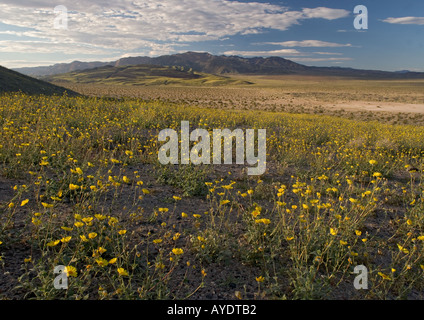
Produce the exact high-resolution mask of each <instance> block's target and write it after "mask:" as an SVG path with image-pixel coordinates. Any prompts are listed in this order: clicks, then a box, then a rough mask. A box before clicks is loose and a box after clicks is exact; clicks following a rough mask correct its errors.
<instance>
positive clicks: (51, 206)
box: [41, 202, 53, 208]
mask: <svg viewBox="0 0 424 320" xmlns="http://www.w3.org/2000/svg"><path fill="white" fill-rule="evenodd" d="M41 205H42V206H43V207H44V208H53V205H52V204H49V203H46V202H41Z"/></svg>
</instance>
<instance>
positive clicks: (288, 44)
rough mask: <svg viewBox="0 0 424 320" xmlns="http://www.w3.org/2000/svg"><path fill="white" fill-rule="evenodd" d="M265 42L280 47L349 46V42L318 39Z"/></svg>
mask: <svg viewBox="0 0 424 320" xmlns="http://www.w3.org/2000/svg"><path fill="white" fill-rule="evenodd" d="M266 44H273V45H280V46H282V47H317V48H318V47H319V48H324V47H328V48H336V47H351V46H352V45H351V44H350V43H346V44H343V43H334V42H327V41H320V40H301V41H284V42H266Z"/></svg>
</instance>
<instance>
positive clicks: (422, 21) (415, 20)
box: [382, 17, 424, 25]
mask: <svg viewBox="0 0 424 320" xmlns="http://www.w3.org/2000/svg"><path fill="white" fill-rule="evenodd" d="M382 21H383V22H387V23H394V24H417V25H424V17H400V18H392V17H390V18H387V19H384V20H382Z"/></svg>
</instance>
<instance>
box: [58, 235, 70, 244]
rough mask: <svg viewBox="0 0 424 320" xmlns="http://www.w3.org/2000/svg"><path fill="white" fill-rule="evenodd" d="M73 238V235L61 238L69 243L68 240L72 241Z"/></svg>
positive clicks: (63, 241)
mask: <svg viewBox="0 0 424 320" xmlns="http://www.w3.org/2000/svg"><path fill="white" fill-rule="evenodd" d="M71 239H72V236H69V237H64V238H62V239H60V241H61V242H62V243H67V242H69V241H71Z"/></svg>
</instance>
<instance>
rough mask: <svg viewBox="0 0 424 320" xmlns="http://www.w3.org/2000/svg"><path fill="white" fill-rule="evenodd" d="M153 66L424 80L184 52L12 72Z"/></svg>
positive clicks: (280, 60) (279, 60)
mask: <svg viewBox="0 0 424 320" xmlns="http://www.w3.org/2000/svg"><path fill="white" fill-rule="evenodd" d="M140 64H143V65H157V66H181V67H184V68H189V69H193V70H194V71H196V72H203V73H209V74H215V75H225V74H257V75H259V74H261V75H283V74H299V75H320V76H327V75H328V76H342V77H353V78H369V79H385V78H388V79H417V78H424V72H411V71H407V70H403V71H401V72H389V71H379V70H360V69H353V68H341V67H311V66H306V65H302V64H299V63H296V62H293V61H291V60H288V59H284V58H281V57H268V58H262V57H254V58H244V57H240V56H224V55H221V56H217V55H212V54H210V53H206V52H186V53H179V54H173V55H163V56H159V57H145V56H142V57H126V58H121V59H118V60H116V61H110V62H100V61H94V62H81V61H74V62H71V63H60V64H54V65H51V66H43V67H25V68H16V69H14V70H16V71H18V72H21V73H23V74H27V75H30V76H34V77H42V76H49V75H56V74H62V73H68V72H72V71H78V70H86V69H92V68H98V67H103V66H114V67H120V66H128V65H140Z"/></svg>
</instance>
